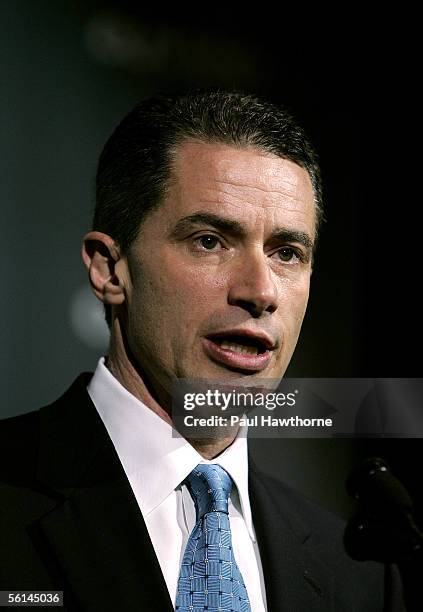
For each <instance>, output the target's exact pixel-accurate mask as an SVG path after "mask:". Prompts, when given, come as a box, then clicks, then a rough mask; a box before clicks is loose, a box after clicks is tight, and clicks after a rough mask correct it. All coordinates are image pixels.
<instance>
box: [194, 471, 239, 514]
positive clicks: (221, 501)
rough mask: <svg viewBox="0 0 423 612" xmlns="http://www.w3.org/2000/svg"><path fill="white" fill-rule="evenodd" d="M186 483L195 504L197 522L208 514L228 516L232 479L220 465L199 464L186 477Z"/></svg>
mask: <svg viewBox="0 0 423 612" xmlns="http://www.w3.org/2000/svg"><path fill="white" fill-rule="evenodd" d="M186 483H187V485H188V488H189V491H190V493H191V496H192V498H193V500H194V503H195V508H196V510H197V521H198V520H199V519H200V518H202V517H203V516H204V515H205V514H207V513H208V512H225V513H226V514H228V500H229V495H230V493H231V489H232V478H231V477H230V476H229V474H228V473H227V472H226V471H225V470H224V469H223V468H222V467H220V465H215V464H213V465H205V464H203V463H200V464H199V465H197V467H196V468H194V469H193V470H192V472H191V473H190V474H189V475H188V476H187V479H186Z"/></svg>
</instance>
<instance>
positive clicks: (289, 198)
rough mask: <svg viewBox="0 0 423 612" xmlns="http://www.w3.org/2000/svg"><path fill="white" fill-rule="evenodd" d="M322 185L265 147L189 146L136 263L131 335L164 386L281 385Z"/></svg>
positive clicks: (150, 374) (147, 372)
mask: <svg viewBox="0 0 423 612" xmlns="http://www.w3.org/2000/svg"><path fill="white" fill-rule="evenodd" d="M314 234H315V204H314V194H313V188H312V185H311V181H310V178H309V176H308V174H307V172H306V171H305V170H303V169H302V168H300V167H299V166H297V165H296V164H294V163H292V162H291V161H288V160H284V159H281V158H279V157H276V156H273V155H270V154H266V153H263V152H261V151H259V150H256V149H238V148H235V147H231V146H227V145H224V144H203V143H198V142H191V141H187V142H185V143H183V144H182V145H181V146H180V147H179V149H178V153H177V157H176V161H175V165H174V172H173V180H172V182H171V185H170V187H169V190H168V193H167V196H166V198H165V200H164V201H163V203H162V204H161V205H160V206H159V207H158V208H157V209H156V210H154V211H153V212H151V213H150V214H149V215H148V216H147V218H146V219H145V221H144V222H143V224H142V227H141V230H140V233H139V235H138V237H137V240H136V241H135V242H134V244H133V245H132V247H131V249H130V253H129V254H128V267H129V278H130V282H129V287H127V295H126V297H127V312H128V319H127V326H126V336H127V341H128V343H129V347H130V349H131V352H132V354H133V356H134V357H135V360H136V363H137V364H138V366H139V367H140V368H141V369H142V371H143V374H144V376H147V378H148V380H149V382H150V383H151V384H152V385H153V388H154V389H155V390H156V392H157V391H159V392H160V390H161V389H165V390H167V391H169V389H170V384H171V380H172V378H175V377H178V378H208V379H215V380H220V381H225V380H232V379H235V378H238V379H239V377H240V374H241V375H248V376H250V377H251V376H252V377H262V378H281V377H282V376H283V374H284V372H285V370H286V368H287V366H288V363H289V361H290V359H291V356H292V353H293V351H294V348H295V345H296V342H297V339H298V335H299V332H300V328H301V324H302V321H303V317H304V314H305V310H306V306H307V300H308V295H309V283H310V274H311V253H312V245H313V241H314Z"/></svg>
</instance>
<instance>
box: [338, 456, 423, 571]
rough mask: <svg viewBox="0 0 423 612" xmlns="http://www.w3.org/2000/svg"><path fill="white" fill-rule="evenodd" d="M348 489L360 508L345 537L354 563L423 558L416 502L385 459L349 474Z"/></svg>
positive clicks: (350, 522) (369, 462)
mask: <svg viewBox="0 0 423 612" xmlns="http://www.w3.org/2000/svg"><path fill="white" fill-rule="evenodd" d="M346 488H347V492H348V493H349V495H351V497H354V499H356V500H358V502H359V504H360V509H359V511H358V512H357V514H356V515H355V516H354V517H352V519H351V520H350V521H349V523H348V525H347V528H346V530H345V534H344V545H345V548H346V551H347V553H348V554H349V555H350V556H351V557H352V558H353V559H355V560H357V561H365V560H373V561H380V562H383V563H400V562H402V561H410V560H411V559H413V558H414V557H415V555H417V554H422V551H423V534H422V533H421V531H420V530H419V528H418V527H417V525H416V522H415V518H414V508H413V502H412V501H411V498H410V495H409V494H408V491H407V490H406V488H405V487H404V485H403V484H402V483H401V482H400V481H399V480H398V478H396V477H395V476H394V475H393V474H392V472H391V471H390V469H389V466H388V464H387V463H386V462H385V461H384V460H383V459H381V458H379V457H372V458H370V459H366V461H364V463H362V465H360V466H359V467H358V468H357V469H355V470H354V471H353V472H352V473H351V474H350V476H349V477H348V479H347V483H346Z"/></svg>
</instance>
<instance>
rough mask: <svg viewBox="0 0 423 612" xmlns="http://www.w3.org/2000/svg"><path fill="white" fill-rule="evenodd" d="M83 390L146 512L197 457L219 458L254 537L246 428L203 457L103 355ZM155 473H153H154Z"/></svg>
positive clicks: (162, 499) (183, 474)
mask: <svg viewBox="0 0 423 612" xmlns="http://www.w3.org/2000/svg"><path fill="white" fill-rule="evenodd" d="M87 391H88V393H89V395H90V397H91V399H92V401H93V403H94V405H95V407H96V409H97V411H98V413H99V415H100V417H101V419H102V421H103V423H104V425H105V427H106V429H107V431H108V434H109V436H110V438H111V440H112V442H113V445H114V447H115V449H116V452H117V454H118V456H119V459H120V462H121V463H122V466H123V468H124V470H125V473H126V475H127V477H128V479H129V481H130V483H131V486H132V487H133V488H134V486H135V487H136V489H137V490H138V491H140V499H139V500H138V502H139V504H140V507H141V511H142V512H143V514H144V515H148V514H149V513H150V512H152V510H154V508H156V507H157V506H158V505H159V504H161V503H162V502H163V501H164V500H165V499H166V498H167V497H168V496H169V495H170V494H171V493H172V492H173V491H174V490H175V489H176V488H177V487H178V486H179V485H180V484H181V483H182V481H183V480H185V478H186V477H187V476H188V474H189V473H190V472H191V471H192V470H193V469H194V468H195V466H196V465H198V464H199V463H208V464H211V463H217V464H219V465H220V466H221V467H223V468H224V469H225V470H226V471H227V472H228V474H229V475H230V476H231V478H232V480H233V481H234V483H235V485H236V487H237V489H238V493H239V498H240V502H241V510H242V513H243V517H244V520H245V523H246V526H247V529H248V532H249V534H250V537H251V538H252V540H254V541H255V534H254V529H253V524H252V516H251V507H250V500H249V495H248V445H247V437H246V433H247V432H246V429H245V428H241V429H240V431H239V433H238V436H237V437H236V439H235V440H234V442H233V443H232V444H231V445H230V446H229V447H228V448H227V449H226V450H225V451H224V452H223V453H222V454H221V455H219V456H218V457H216V458H215V459H213V460H211V461H207V460H206V459H204V458H203V457H202V456H201V455H200V454H199V453H198V452H197V451H196V450H195V449H194V448H193V447H192V446H191V445H190V444H189V443H188V442H187V441H186V440H185V438H183V437H181V436H180V435H179V434H178V433H177V432H176V430H175V429H174V428H173V427H172V426H171V425H169V424H168V423H166V422H165V421H163V419H161V418H160V417H159V416H158V415H157V414H156V413H155V412H153V411H152V410H150V408H148V407H147V406H146V405H145V404H144V403H143V402H141V401H140V400H138V399H137V398H136V397H135V396H133V395H132V394H131V393H129V391H127V389H125V387H123V386H122V385H121V384H120V383H119V381H118V380H117V379H116V378H115V377H114V376H113V374H112V373H111V372H110V370H108V368H107V367H106V365H105V359H104V357H102V358H101V359H100V360H99V362H98V365H97V368H96V371H95V373H94V376H93V378H92V379H91V381H90V383H89V385H88V387H87ZM152 475H153V477H152Z"/></svg>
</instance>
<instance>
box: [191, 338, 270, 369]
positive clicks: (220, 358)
mask: <svg viewBox="0 0 423 612" xmlns="http://www.w3.org/2000/svg"><path fill="white" fill-rule="evenodd" d="M203 346H204V350H205V351H206V353H207V355H208V356H209V357H210V358H211V359H212V360H213V361H215V362H217V363H219V364H222V365H225V366H229V367H230V368H237V369H238V370H248V371H257V372H259V371H261V370H264V368H265V367H266V366H267V365H268V364H269V362H270V360H271V358H272V355H271V353H270V351H265V352H264V353H259V354H258V355H246V354H245V353H237V352H236V351H231V350H230V349H225V348H222V347H221V346H220V345H219V344H216V343H215V342H213V341H212V340H208V339H207V338H205V339H204V341H203Z"/></svg>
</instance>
